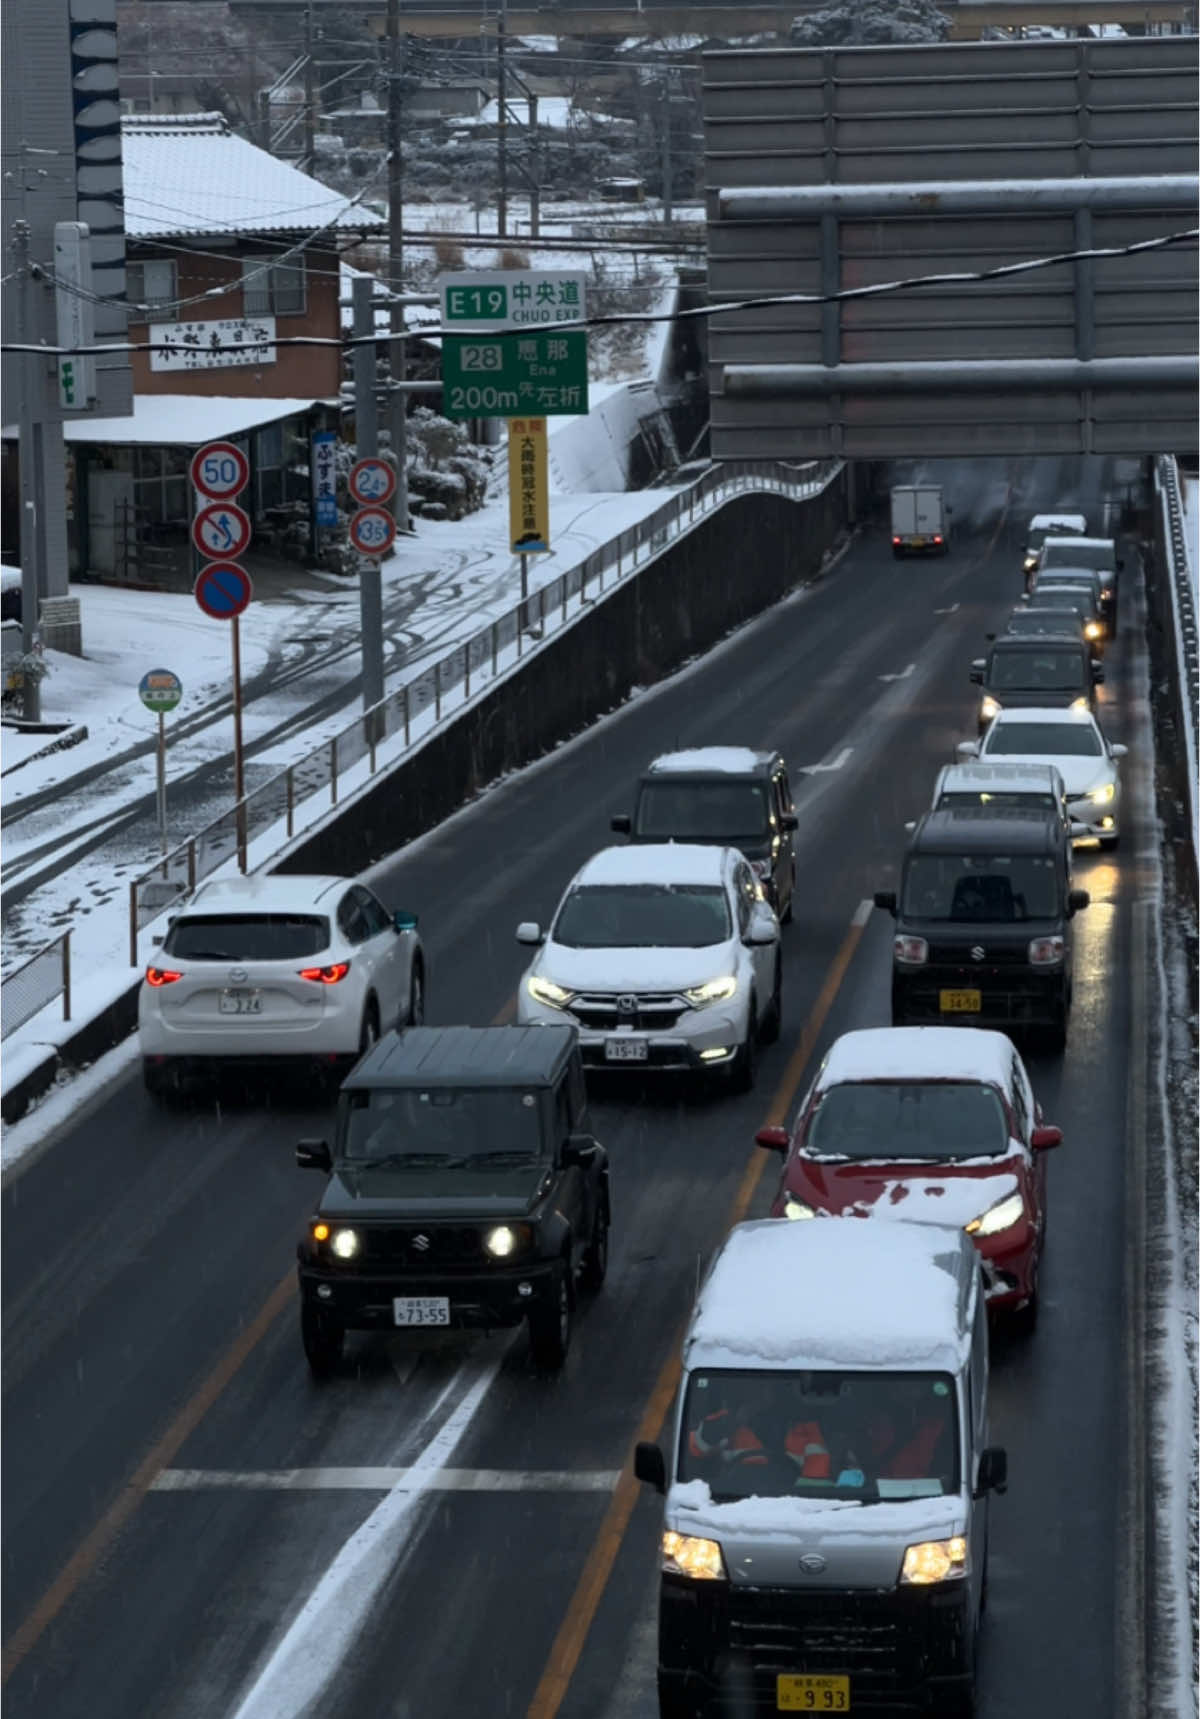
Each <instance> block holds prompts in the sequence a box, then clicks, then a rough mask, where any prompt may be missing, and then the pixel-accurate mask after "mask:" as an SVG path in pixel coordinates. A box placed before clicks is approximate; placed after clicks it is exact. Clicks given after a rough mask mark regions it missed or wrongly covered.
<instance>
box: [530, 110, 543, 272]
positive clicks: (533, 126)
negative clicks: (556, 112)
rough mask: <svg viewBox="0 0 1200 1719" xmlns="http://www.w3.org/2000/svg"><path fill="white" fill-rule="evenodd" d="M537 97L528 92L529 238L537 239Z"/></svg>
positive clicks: (539, 208) (539, 161)
mask: <svg viewBox="0 0 1200 1719" xmlns="http://www.w3.org/2000/svg"><path fill="white" fill-rule="evenodd" d="M537 125H538V113H537V97H536V96H535V95H534V93H533V91H532V90H530V91H529V144H530V150H529V155H530V164H531V166H532V169H533V174H532V179H531V182H530V186H529V236H530V238H532V239H536V238H538V237H539V235H540V233H541V230H542V146H541V144H540V143H539V142H538V128H537Z"/></svg>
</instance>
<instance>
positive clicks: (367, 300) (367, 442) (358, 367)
mask: <svg viewBox="0 0 1200 1719" xmlns="http://www.w3.org/2000/svg"><path fill="white" fill-rule="evenodd" d="M351 304H352V306H353V312H354V322H353V329H354V341H355V345H354V439H355V442H356V443H357V447H358V457H359V459H360V460H362V459H372V458H374V457H375V456H376V455H377V454H378V453H379V419H378V415H377V412H376V407H375V383H376V371H377V368H378V366H377V364H376V358H375V355H376V350H377V349H376V343H375V282H374V281H373V280H371V279H370V278H369V277H367V276H359V277H356V278H355V280H354V284H353V286H352V287H351ZM402 397H403V396H402ZM358 605H359V624H360V626H361V629H362V705H363V709H364V710H370V709H371V707H372V705H375V704H378V703H379V701H380V699H381V698H382V697H383V575H382V573H381V572H380V565H379V560H378V558H377V557H376V556H374V555H360V556H359V558H358Z"/></svg>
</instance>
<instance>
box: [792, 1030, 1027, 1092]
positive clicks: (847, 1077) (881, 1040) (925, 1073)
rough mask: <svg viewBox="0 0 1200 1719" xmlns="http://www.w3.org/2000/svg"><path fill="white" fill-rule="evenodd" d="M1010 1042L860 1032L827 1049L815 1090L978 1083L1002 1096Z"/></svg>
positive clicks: (1000, 1036)
mask: <svg viewBox="0 0 1200 1719" xmlns="http://www.w3.org/2000/svg"><path fill="white" fill-rule="evenodd" d="M1012 1060H1013V1047H1012V1041H1011V1040H1010V1039H1009V1038H1007V1037H1006V1035H1005V1034H1004V1033H997V1032H991V1031H989V1030H988V1029H987V1028H986V1027H864V1028H861V1029H860V1030H859V1031H857V1032H852V1033H843V1034H842V1036H841V1038H839V1039H835V1040H834V1042H833V1044H832V1045H831V1046H830V1048H829V1052H828V1054H827V1056H826V1058H825V1061H824V1062H823V1063H822V1064H821V1069H820V1073H819V1074H818V1075H817V1083H816V1084H817V1090H818V1091H822V1092H823V1091H824V1090H825V1088H826V1087H829V1086H840V1085H842V1084H843V1083H845V1082H847V1081H861V1080H978V1081H984V1082H986V1083H987V1084H988V1085H990V1086H998V1087H999V1088H1000V1089H1001V1091H1002V1092H1007V1091H1008V1090H1009V1086H1010V1084H1011V1077H1012Z"/></svg>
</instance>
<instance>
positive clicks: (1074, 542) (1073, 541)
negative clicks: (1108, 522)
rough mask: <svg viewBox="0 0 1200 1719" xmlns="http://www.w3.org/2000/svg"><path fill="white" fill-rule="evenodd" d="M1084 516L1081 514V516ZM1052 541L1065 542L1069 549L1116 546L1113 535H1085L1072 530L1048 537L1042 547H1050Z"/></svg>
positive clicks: (1110, 547)
mask: <svg viewBox="0 0 1200 1719" xmlns="http://www.w3.org/2000/svg"><path fill="white" fill-rule="evenodd" d="M1082 517H1083V516H1082V514H1081V515H1080V518H1082ZM1052 543H1065V544H1066V545H1067V547H1068V548H1069V549H1112V548H1113V547H1114V544H1113V539H1112V538H1111V537H1085V536H1084V535H1083V533H1082V532H1071V533H1070V535H1069V536H1066V537H1048V538H1047V539H1046V541H1045V543H1043V544H1042V548H1043V549H1048V548H1049V547H1050V545H1051V544H1052Z"/></svg>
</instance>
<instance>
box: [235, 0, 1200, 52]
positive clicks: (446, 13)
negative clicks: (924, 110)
mask: <svg viewBox="0 0 1200 1719" xmlns="http://www.w3.org/2000/svg"><path fill="white" fill-rule="evenodd" d="M326 8H329V9H334V8H336V9H337V10H338V11H343V12H354V13H357V14H358V15H360V16H363V17H365V18H366V21H367V22H368V24H369V26H370V28H371V29H372V30H373V31H374V33H375V34H376V35H379V36H382V35H383V34H384V32H385V28H386V4H385V0H312V9H313V12H314V14H316V15H317V16H319V15H320V13H321V12H322V10H324V9H326ZM942 9H943V11H945V12H946V14H947V15H948V16H949V18H950V34H951V37H952V39H954V40H960V41H976V40H978V39H979V38H980V36H981V35H982V34H983V32H984V30H987V29H1003V30H1023V29H1028V28H1030V27H1032V26H1039V27H1046V26H1052V27H1055V28H1059V29H1066V30H1083V29H1085V28H1086V27H1087V26H1088V25H1089V24H1119V25H1120V26H1121V27H1122V28H1123V29H1125V30H1126V31H1128V32H1130V33H1136V34H1139V35H1142V34H1152V33H1154V32H1160V31H1163V30H1174V31H1179V30H1194V29H1195V27H1196V0H944V4H943V8H942ZM230 10H231V11H233V12H238V13H242V14H245V15H252V14H259V15H274V16H277V15H279V14H295V15H296V17H297V18H298V17H300V16H301V14H302V13H303V12H304V11H305V4H304V0H230ZM816 10H818V3H817V0H793V3H792V4H790V5H766V4H762V3H761V0H747V4H745V5H738V4H736V3H733V0H726V4H724V5H707V6H704V5H702V6H685V5H681V4H679V3H678V0H662V3H661V4H656V0H645V4H643V5H637V6H614V5H607V6H604V5H595V4H588V3H586V0H585V3H582V4H579V5H571V4H561V3H560V4H558V5H547V6H538V5H521V4H519V3H518V4H516V5H511V6H506V7H505V10H504V28H505V32H506V33H507V35H508V36H510V37H513V36H573V37H589V38H596V39H600V40H604V39H608V40H617V41H621V40H625V39H627V38H634V37H644V38H645V39H647V40H656V39H660V38H664V37H665V38H677V39H682V40H685V41H688V42H705V41H729V40H736V39H737V38H739V37H745V36H757V35H768V34H774V35H779V36H782V37H786V36H787V33H788V31H789V29H790V28H791V24H792V20H793V19H794V18H796V17H799V16H801V15H802V14H803V13H805V12H812V11H816ZM499 14H500V7H499V5H498V4H497V0H481V3H480V4H478V5H475V6H469V5H461V4H460V5H453V4H447V0H404V4H403V8H402V13H401V27H402V29H403V31H404V33H405V34H406V35H409V36H429V37H441V38H443V39H454V40H462V39H465V38H467V37H476V36H481V35H482V36H494V35H496V34H497V31H498V19H499Z"/></svg>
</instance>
